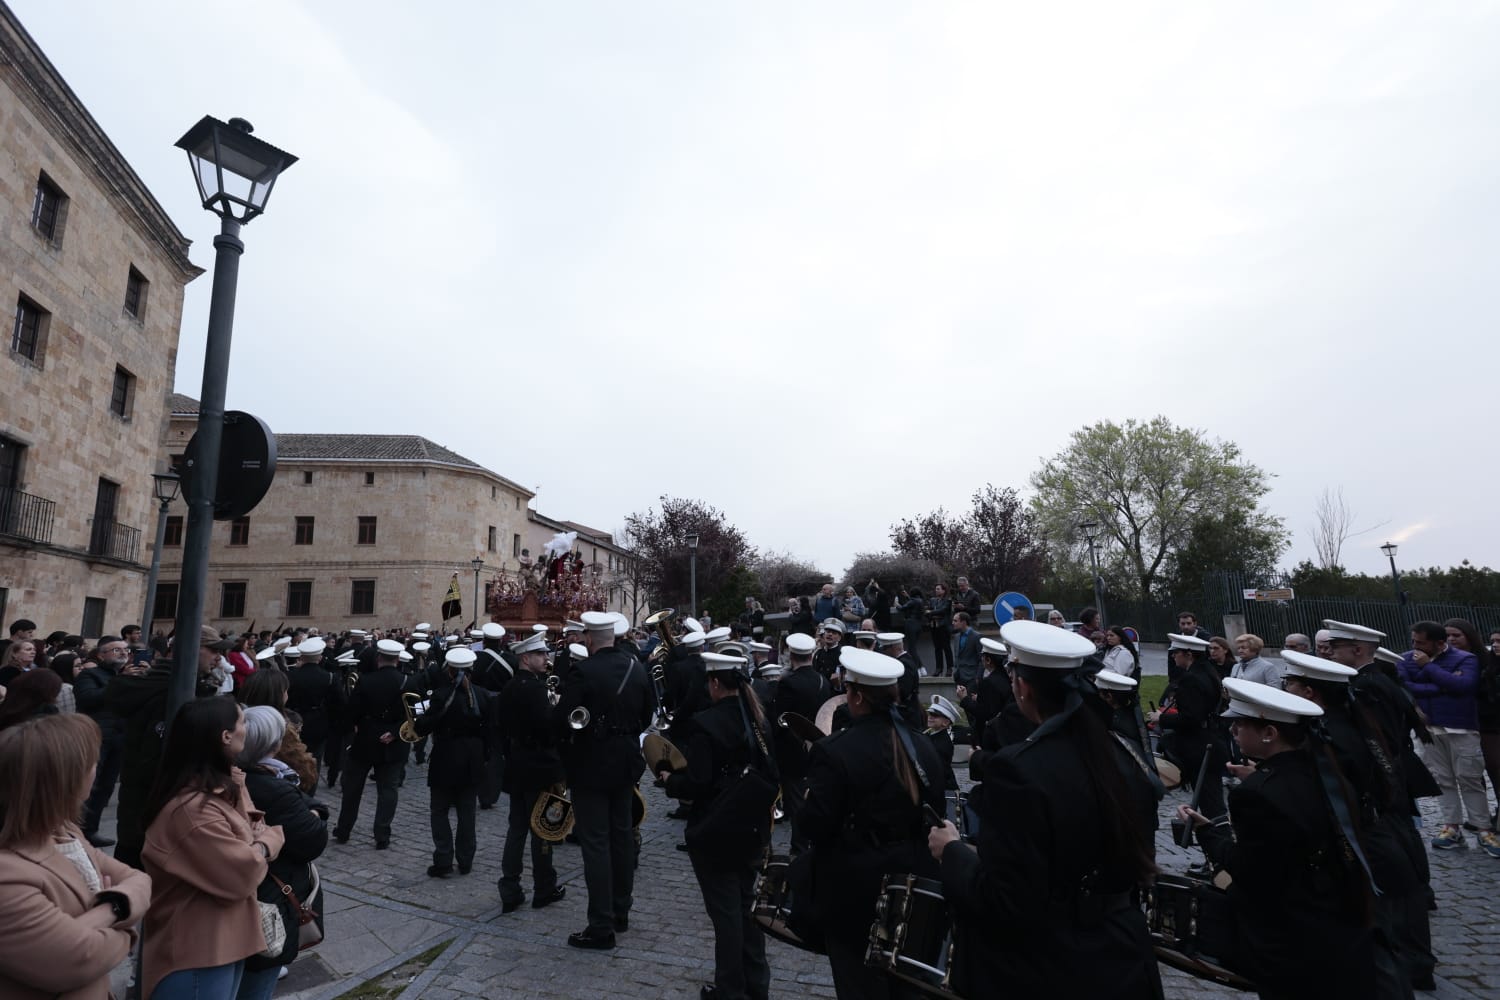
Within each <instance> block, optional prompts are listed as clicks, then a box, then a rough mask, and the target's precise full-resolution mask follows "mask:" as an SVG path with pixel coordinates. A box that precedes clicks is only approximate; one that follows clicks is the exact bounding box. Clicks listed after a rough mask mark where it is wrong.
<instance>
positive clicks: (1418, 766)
mask: <svg viewBox="0 0 1500 1000" xmlns="http://www.w3.org/2000/svg"><path fill="white" fill-rule="evenodd" d="M1380 667H1381V665H1380V664H1378V663H1369V664H1366V665H1365V666H1363V667H1360V668H1359V674H1358V675H1356V676H1355V677H1352V678H1350V681H1349V689H1350V690H1351V691H1352V692H1353V694H1354V700H1355V702H1356V703H1357V704H1359V705H1363V706H1365V708H1366V709H1367V710H1368V711H1369V712H1371V713H1373V715H1374V717H1375V721H1376V723H1377V724H1378V725H1379V727H1380V731H1381V735H1382V737H1383V740H1384V743H1385V745H1386V747H1388V748H1389V749H1390V750H1391V751H1392V752H1393V753H1394V754H1395V755H1396V756H1397V757H1398V758H1399V760H1400V764H1399V767H1400V771H1401V780H1402V783H1403V785H1404V786H1405V789H1406V794H1407V798H1409V799H1423V798H1428V797H1429V796H1433V795H1438V794H1440V793H1441V791H1442V790H1441V789H1440V788H1439V787H1438V784H1437V781H1436V780H1434V779H1433V777H1432V772H1431V771H1429V770H1427V765H1426V764H1424V763H1422V758H1420V757H1418V756H1417V754H1416V751H1415V750H1414V749H1413V747H1412V741H1411V732H1412V730H1413V729H1415V728H1416V727H1417V725H1418V724H1419V721H1420V717H1419V716H1418V714H1417V708H1416V703H1415V702H1414V701H1413V700H1412V697H1411V695H1410V694H1409V693H1408V692H1407V690H1406V689H1405V688H1403V687H1402V686H1401V685H1400V684H1399V683H1397V682H1396V681H1393V680H1391V678H1390V677H1389V676H1387V675H1386V674H1385V673H1384V672H1382V671H1381V669H1380ZM1412 812H1413V814H1415V809H1413V810H1412Z"/></svg>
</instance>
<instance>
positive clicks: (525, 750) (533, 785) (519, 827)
mask: <svg viewBox="0 0 1500 1000" xmlns="http://www.w3.org/2000/svg"><path fill="white" fill-rule="evenodd" d="M511 652H512V653H515V654H516V656H517V657H519V659H520V668H521V669H520V670H518V671H517V672H516V677H515V680H513V681H511V682H510V683H509V684H507V685H505V687H504V688H503V689H502V690H501V691H500V731H501V732H502V733H504V734H505V743H506V752H505V756H506V767H505V791H506V794H507V795H509V797H510V815H509V818H508V821H507V823H506V828H505V853H504V855H503V856H502V858H501V861H500V906H501V909H502V910H503V911H504V912H506V913H510V912H512V911H513V910H515V909H516V907H518V906H520V905H521V904H522V903H524V902H526V894H525V893H524V892H522V891H521V867H522V861H523V857H524V851H525V848H526V838H527V837H528V836H529V837H531V889H532V897H531V907H532V909H541V908H542V907H544V906H546V905H547V904H549V903H555V902H557V901H558V900H559V899H562V898H563V894H564V893H565V892H566V891H567V890H566V889H561V888H559V887H558V885H557V871H556V870H555V869H554V868H553V867H552V845H551V844H550V843H548V842H547V841H545V840H543V839H542V838H541V837H538V836H537V835H536V834H535V833H534V832H532V829H531V810H532V808H533V807H534V806H535V805H536V800H537V796H538V795H540V794H541V793H542V792H544V791H546V790H547V789H549V788H551V787H552V786H553V785H555V784H557V783H558V782H560V781H562V780H563V767H562V758H561V757H559V756H558V755H557V734H556V732H555V731H554V725H553V721H552V700H551V699H550V698H549V697H548V696H547V684H546V674H547V637H546V636H545V635H541V634H536V635H532V636H531V637H530V638H527V639H525V640H523V641H521V642H518V643H516V644H515V645H514V646H512V647H511Z"/></svg>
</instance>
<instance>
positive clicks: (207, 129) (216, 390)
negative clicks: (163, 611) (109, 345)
mask: <svg viewBox="0 0 1500 1000" xmlns="http://www.w3.org/2000/svg"><path fill="white" fill-rule="evenodd" d="M252 131H254V130H253V129H252V127H251V125H250V123H249V122H247V121H245V120H244V119H243V118H231V119H229V121H228V122H221V121H219V120H218V119H217V118H213V117H210V116H207V115H205V116H204V117H203V119H202V120H201V121H199V122H198V124H196V125H194V126H193V127H192V128H190V129H188V131H187V134H185V135H184V136H183V137H182V138H181V139H178V140H177V146H178V148H179V149H183V150H185V151H186V152H187V156H188V164H189V165H190V166H191V167H192V170H193V179H194V180H195V181H196V182H197V184H198V194H199V196H200V197H201V198H202V199H203V207H204V208H206V209H208V210H209V211H210V212H213V213H215V214H216V215H218V216H219V218H220V219H221V220H222V223H221V225H220V228H219V235H218V236H216V237H214V250H215V257H214V283H213V297H212V298H211V299H210V300H209V307H208V340H207V343H206V345H205V349H204V354H203V391H202V392H200V393H199V394H198V396H199V399H198V432H197V439H198V456H197V462H196V466H195V468H194V470H193V472H194V474H193V476H192V477H191V478H190V479H189V481H188V484H187V487H188V488H187V495H186V496H185V497H184V498H183V499H185V500H186V501H187V509H188V511H187V530H186V532H185V533H184V538H183V543H182V580H181V583H180V584H179V586H178V601H177V622H176V636H177V640H176V643H175V645H174V650H173V658H172V682H171V686H170V687H169V689H168V693H167V721H168V724H169V725H170V723H171V720H172V718H173V717H174V716H175V715H176V714H177V709H178V708H180V707H181V706H182V705H184V704H186V703H187V702H189V701H191V700H192V699H193V695H194V691H195V687H196V685H197V679H198V640H197V639H196V638H195V636H197V635H198V634H199V630H200V629H201V628H202V627H203V605H204V601H205V598H206V597H207V593H208V560H209V549H210V546H211V544H212V542H213V527H214V499H215V497H214V495H215V493H217V492H218V481H219V454H220V451H221V450H222V445H223V440H224V395H225V389H226V387H227V386H228V384H229V347H230V342H231V340H232V339H233V333H234V297H235V290H236V288H237V287H238V285H239V275H240V255H241V254H243V253H244V252H245V244H243V243H241V242H240V226H242V225H243V224H245V223H246V222H249V221H250V220H251V219H253V218H255V217H256V216H257V215H260V214H261V213H262V212H263V211H265V207H266V201H267V199H269V198H270V197H271V189H272V188H273V187H274V186H275V185H276V178H278V177H279V176H281V172H282V171H284V170H286V169H287V168H288V167H290V166H291V165H292V164H294V163H296V162H297V158H296V157H295V156H293V155H292V154H290V153H288V152H285V151H284V150H280V149H277V148H276V147H275V146H273V145H271V144H270V143H268V142H262V141H261V140H260V139H257V138H255V137H254V136H252V135H251V134H250V133H251V132H252ZM150 612H151V609H150V608H148V609H147V612H146V613H147V614H148V615H149V614H150Z"/></svg>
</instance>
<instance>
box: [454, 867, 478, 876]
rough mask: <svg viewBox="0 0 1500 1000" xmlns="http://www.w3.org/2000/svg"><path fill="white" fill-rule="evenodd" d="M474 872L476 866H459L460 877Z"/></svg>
mask: <svg viewBox="0 0 1500 1000" xmlns="http://www.w3.org/2000/svg"><path fill="white" fill-rule="evenodd" d="M473 870H474V866H473V865H459V866H458V873H459V874H460V875H467V874H469V872H471V871H473Z"/></svg>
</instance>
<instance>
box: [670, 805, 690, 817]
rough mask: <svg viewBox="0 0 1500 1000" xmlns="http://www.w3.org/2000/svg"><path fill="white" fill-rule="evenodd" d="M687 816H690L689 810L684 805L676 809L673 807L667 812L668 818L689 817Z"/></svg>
mask: <svg viewBox="0 0 1500 1000" xmlns="http://www.w3.org/2000/svg"><path fill="white" fill-rule="evenodd" d="M687 818H688V811H687V809H686V808H684V807H682V806H678V807H677V808H676V809H673V810H672V811H671V812H669V813H667V819H687Z"/></svg>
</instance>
